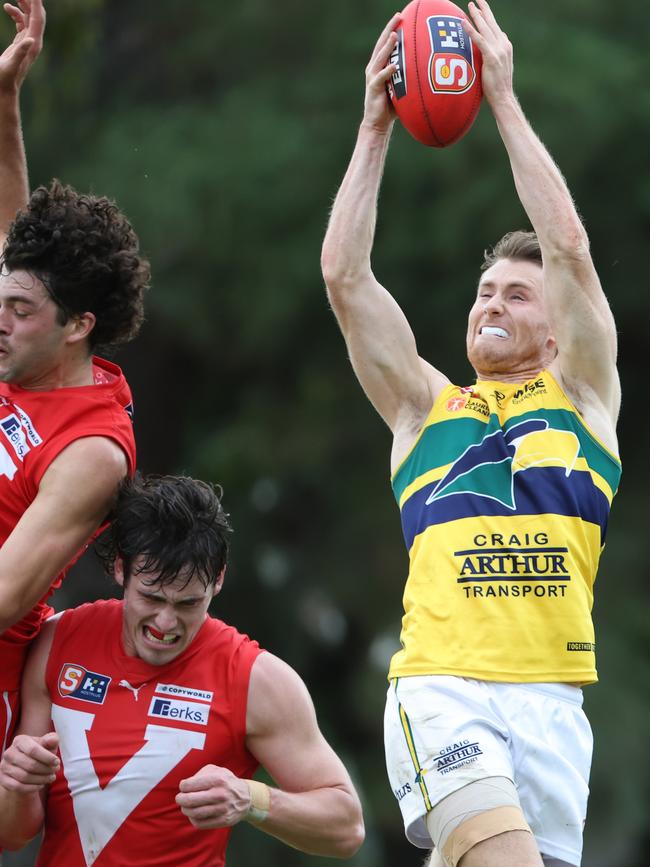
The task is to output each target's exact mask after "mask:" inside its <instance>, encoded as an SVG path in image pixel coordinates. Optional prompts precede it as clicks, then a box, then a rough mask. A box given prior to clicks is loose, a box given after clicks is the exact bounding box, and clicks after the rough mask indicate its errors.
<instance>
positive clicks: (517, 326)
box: [467, 259, 557, 382]
mask: <svg viewBox="0 0 650 867" xmlns="http://www.w3.org/2000/svg"><path fill="white" fill-rule="evenodd" d="M542 274H543V272H542V267H541V265H537V264H536V263H535V262H529V261H518V260H517V261H515V260H512V259H500V260H499V261H498V262H496V263H495V264H494V265H492V267H491V268H488V270H487V271H485V272H484V273H483V275H482V276H481V280H480V282H479V286H478V291H477V295H476V301H475V302H474V304H473V306H472V309H471V310H470V312H469V319H468V323H467V357H468V359H469V361H470V363H471V364H472V366H473V367H474V370H475V371H476V374H477V376H478V378H479V379H488V380H490V379H491V380H499V381H501V382H525V381H526V380H528V379H531V378H532V377H534V376H536V375H537V374H538V373H539V372H540V371H541V370H544V369H545V368H547V367H548V366H549V365H550V364H551V362H552V361H553V359H554V358H555V356H556V355H557V346H556V343H555V339H554V337H553V334H552V332H551V324H550V321H549V316H548V311H547V309H546V305H545V301H544V284H543V277H542Z"/></svg>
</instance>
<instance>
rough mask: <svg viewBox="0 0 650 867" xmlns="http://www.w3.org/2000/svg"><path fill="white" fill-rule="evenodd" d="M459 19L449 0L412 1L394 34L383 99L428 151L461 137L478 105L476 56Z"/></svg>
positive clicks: (460, 14) (461, 15)
mask: <svg viewBox="0 0 650 867" xmlns="http://www.w3.org/2000/svg"><path fill="white" fill-rule="evenodd" d="M465 17H466V16H465V15H464V13H463V12H462V10H461V9H459V8H458V6H456V5H455V4H454V3H451V2H450V0H412V2H411V3H409V4H408V6H406V8H405V9H404V11H403V12H402V20H401V22H400V25H399V28H398V29H397V31H396V32H397V44H396V46H395V48H394V50H393V53H392V55H391V58H390V62H391V63H394V64H395V65H396V67H397V69H396V71H395V73H394V74H393V75H392V77H391V79H390V81H389V83H388V94H389V96H390V99H391V101H392V103H393V105H394V106H395V111H396V112H397V116H398V117H399V119H400V121H401V122H402V124H403V125H404V126H405V127H406V129H407V130H408V131H409V132H410V133H411V135H412V136H413V137H414V138H416V139H417V140H418V141H419V142H422V144H425V145H429V147H437V148H443V147H446V146H447V145H450V144H453V143H454V142H456V141H458V139H460V138H462V137H463V136H464V135H465V133H466V132H467V130H468V129H469V128H470V127H471V125H472V124H473V123H474V119H475V118H476V115H477V114H478V110H479V107H480V104H481V97H482V95H483V92H482V89H481V53H480V51H479V50H478V48H477V47H476V45H473V44H472V41H471V40H470V38H469V36H468V35H467V32H466V30H465V28H464V27H463V20H464V18H465Z"/></svg>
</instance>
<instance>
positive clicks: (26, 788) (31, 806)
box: [0, 618, 59, 849]
mask: <svg viewBox="0 0 650 867" xmlns="http://www.w3.org/2000/svg"><path fill="white" fill-rule="evenodd" d="M55 629H56V618H52V619H51V620H49V621H48V622H47V623H46V624H45V626H44V627H43V629H42V630H41V633H40V635H39V636H38V638H37V639H36V641H35V642H34V644H33V645H32V649H31V651H30V656H29V660H28V662H27V665H26V667H25V673H24V675H23V682H22V688H21V717H20V726H19V729H18V733H17V734H16V737H15V738H14V740H13V742H12V744H11V746H10V747H9V748H8V749H7V750H6V751H5V753H4V755H3V756H2V761H1V762H0V846H3V847H5V848H6V849H20V848H22V846H24V845H25V844H26V843H28V842H29V841H30V840H31V839H32V838H33V837H35V836H36V834H38V832H39V831H40V830H41V828H42V826H43V822H44V818H45V815H44V799H45V793H46V791H47V786H48V785H49V784H50V783H52V782H53V781H54V778H55V775H56V771H57V770H58V767H59V759H58V757H57V755H56V752H57V748H58V738H57V736H56V734H55V733H54V732H53V731H52V723H51V712H52V703H51V701H50V697H49V695H48V692H47V689H46V686H45V667H46V665H47V658H48V656H49V653H50V648H51V646H52V640H53V638H54V632H55Z"/></svg>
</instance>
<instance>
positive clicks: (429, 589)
mask: <svg viewBox="0 0 650 867" xmlns="http://www.w3.org/2000/svg"><path fill="white" fill-rule="evenodd" d="M433 5H434V4H433V2H431V3H429V4H428V9H429V10H430V17H429V18H428V19H426V21H425V23H426V25H427V26H428V27H429V28H430V31H429V32H430V35H431V36H432V37H433V29H434V28H435V30H436V37H441V38H443V39H444V41H445V42H446V43H447V44H448V45H454V44H456V45H458V46H460V44H461V42H463V43H464V39H465V31H466V32H467V34H469V37H470V38H471V40H472V41H473V43H474V44H475V45H477V46H478V48H479V49H480V51H481V54H482V58H483V66H482V84H483V93H484V96H485V98H486V101H487V103H488V105H489V108H490V110H491V112H492V114H493V116H494V119H495V120H496V124H497V127H498V130H499V133H500V136H501V139H502V141H503V144H504V146H505V149H506V151H507V154H508V157H509V159H510V165H511V168H512V174H513V178H514V182H515V188H516V191H517V194H518V195H519V199H520V201H521V204H522V205H523V207H524V209H525V211H526V214H527V215H528V218H529V220H530V222H531V224H532V227H533V229H534V230H535V231H534V233H532V232H512V233H510V234H508V235H506V236H505V237H504V238H503V239H502V241H500V242H499V243H498V244H497V245H496V246H495V247H494V249H493V250H492V252H491V253H490V254H489V255H486V258H485V262H484V267H483V269H482V270H483V274H482V276H481V279H480V281H479V283H478V291H477V292H476V294H475V300H474V303H473V306H472V307H471V310H470V313H469V317H468V327H467V356H468V360H469V361H470V363H471V365H472V367H473V368H474V370H475V372H476V381H475V383H474V384H473V385H472V386H471V387H467V388H462V387H459V386H457V385H455V384H454V383H452V382H451V381H450V380H449V379H448V378H447V376H446V374H445V372H444V370H440V369H438V368H437V367H434V366H433V365H431V364H429V363H428V362H427V361H425V360H424V359H423V358H421V357H420V355H419V353H418V348H417V346H416V340H415V336H414V334H413V331H412V330H411V326H410V325H409V323H408V322H407V320H406V317H405V316H404V314H403V312H402V311H401V310H400V308H399V306H398V304H397V303H396V301H395V299H394V298H393V297H392V296H391V295H390V294H389V293H388V292H387V291H386V290H385V289H384V288H383V286H381V285H380V283H379V282H378V281H377V279H376V277H375V275H374V273H373V270H372V266H371V251H372V244H373V236H374V229H375V221H376V216H377V198H378V193H379V187H380V182H381V176H382V172H383V166H384V161H385V157H386V153H387V150H388V144H389V139H390V134H391V130H392V127H393V122H394V114H393V111H392V108H391V104H390V102H389V100H388V98H387V95H386V85H387V83H388V81H389V79H390V78H391V76H392V75H393V74H394V73H395V72H396V66H395V64H393V63H392V62H391V55H392V56H394V57H397V58H398V59H399V42H398V36H397V33H396V30H398V26H399V15H396V16H394V17H393V18H392V19H391V20H390V22H389V23H388V25H387V27H386V28H385V30H384V32H383V33H382V35H381V36H380V39H379V41H378V42H377V44H376V47H375V50H374V52H373V54H372V57H371V59H370V62H369V64H368V66H367V69H366V97H365V111H364V117H363V120H362V123H361V127H360V130H359V134H358V138H357V144H356V147H355V150H354V154H353V156H352V160H351V163H350V166H349V168H348V171H347V173H346V175H345V178H344V180H343V183H342V185H341V188H340V190H339V192H338V195H337V198H336V201H335V203H334V207H333V209H332V214H331V219H330V223H329V227H328V230H327V234H326V237H325V241H324V244H323V252H322V267H323V274H324V277H325V282H326V284H327V289H328V294H329V299H330V301H331V304H332V307H333V309H334V312H335V314H336V316H337V319H338V322H339V325H340V327H341V330H342V332H343V335H344V337H345V340H346V344H347V349H348V354H349V357H350V359H351V361H352V365H353V367H354V370H355V373H356V374H357V377H358V379H359V381H360V383H361V385H362V386H363V389H364V391H365V392H366V394H367V396H368V397H369V399H370V400H371V401H372V403H373V405H374V406H375V408H376V409H377V411H378V412H379V414H380V415H381V416H382V417H383V419H384V420H385V422H386V423H387V424H388V426H389V427H390V429H391V431H392V433H393V443H392V454H391V470H392V480H391V481H392V487H393V491H394V493H395V497H396V500H397V502H398V505H399V508H400V514H401V518H402V528H403V531H404V537H405V540H406V544H407V549H408V551H409V575H408V579H407V584H406V588H405V592H404V597H403V598H404V608H405V616H404V618H403V621H402V634H401V649H400V650H399V651H398V652H397V653H396V654H395V655H394V657H393V659H392V661H391V665H390V671H389V680H390V687H389V690H388V695H387V704H386V715H385V727H384V733H385V746H386V760H387V767H388V776H389V779H390V782H391V788H392V790H393V793H394V795H395V797H396V799H397V801H398V802H399V806H400V810H401V812H402V817H403V820H404V826H405V830H406V834H407V837H408V839H409V840H410V841H411V842H412V843H413V844H414V845H417V846H419V847H421V848H423V849H424V848H427V849H428V848H431V846H432V844H433V845H434V847H435V849H434V854H433V855H432V858H431V860H430V861H429V862H428V864H429V867H434V865H435V867H440V865H442V864H443V863H444V865H445V867H542V864H543V865H544V867H570V865H576V867H577V865H579V864H580V862H581V855H582V833H583V827H584V820H585V815H586V807H587V797H588V778H589V768H590V764H591V749H592V737H591V730H590V727H589V723H588V721H587V718H586V716H585V714H584V712H583V711H582V700H583V696H582V689H581V687H582V686H583V685H584V684H587V683H592V682H594V681H595V680H596V670H595V642H594V630H593V623H592V620H591V605H592V601H593V583H594V578H595V574H596V569H597V565H598V559H599V556H600V552H601V550H602V546H603V541H604V536H605V532H606V527H607V517H608V515H609V508H610V504H611V501H612V498H613V496H614V494H615V492H616V489H617V486H618V480H619V477H620V471H621V470H620V461H619V460H618V457H617V439H616V420H617V416H618V411H619V406H620V384H619V379H618V374H617V371H616V328H615V324H614V319H613V316H612V313H611V310H610V308H609V305H608V303H607V299H606V297H605V295H604V293H603V291H602V288H601V286H600V281H599V279H598V275H597V273H596V270H595V268H594V264H593V262H592V259H591V255H590V252H589V239H588V237H587V233H586V231H585V229H584V227H583V225H582V223H581V221H580V218H579V215H578V213H577V211H576V209H575V206H574V204H573V201H572V198H571V194H570V192H569V190H568V188H567V186H566V183H565V181H564V179H563V177H562V175H561V173H560V171H559V170H558V168H557V166H556V165H555V163H554V162H553V160H552V158H551V156H550V155H549V153H548V152H547V150H546V148H545V147H544V145H543V144H542V143H541V142H540V140H539V138H538V137H537V136H536V134H535V133H534V131H533V129H532V128H531V126H530V124H529V123H528V121H527V120H526V117H525V116H524V114H523V111H522V109H521V107H520V105H519V102H518V100H517V98H516V96H515V93H514V90H513V55H512V46H511V44H510V42H509V40H508V38H507V36H506V34H505V33H504V32H503V31H502V30H501V28H500V26H499V24H498V22H497V21H496V19H495V17H494V15H493V13H492V10H491V9H490V6H489V4H488V3H487V2H485V0H476V2H469V4H468V15H467V17H466V18H465V16H463V21H462V26H461V22H460V20H459V18H460V16H456V17H454V16H451V15H448V14H447V13H446V12H444V11H443V12H441V14H439V15H438V14H436V13H435V11H434V8H433ZM443 8H444V7H443ZM432 45H433V42H432ZM452 51H453V49H452ZM393 52H395V53H394V54H393ZM412 72H413V68H412V64H411V73H412ZM420 72H421V70H420ZM407 74H408V71H407ZM441 98H444V99H453V98H454V97H453V96H452V95H451V94H449V93H448V94H445V95H444V97H441ZM488 170H489V169H488ZM484 173H485V168H480V169H479V170H478V171H477V176H481V175H482V174H484ZM466 187H467V189H466V191H465V193H468V194H469V195H471V181H468V184H467V185H466ZM416 207H420V205H416ZM432 211H433V213H432V214H430V215H428V217H427V220H426V221H425V222H426V225H427V226H429V225H433V224H434V223H435V219H436V214H435V205H434V204H432ZM411 217H412V215H411ZM439 217H440V225H441V227H443V228H444V223H445V215H444V214H439ZM391 218H392V219H393V220H394V219H398V220H399V219H400V216H399V215H397V216H396V215H395V213H393V214H392V215H391ZM429 218H430V220H431V222H430V223H429V222H428V220H429ZM446 228H447V230H448V228H449V227H448V225H447V226H446ZM426 291H427V292H430V291H431V290H430V289H429V288H428V287H427V289H426ZM436 326H437V328H436V329H435V330H434V333H435V335H437V334H439V333H441V332H442V330H443V329H444V327H445V326H444V323H443V322H442V321H438V322H437V323H436ZM434 339H435V337H434ZM440 363H441V364H443V363H444V358H443V359H442V360H441V361H440ZM497 443H498V444H499V445H497ZM560 443H562V445H560ZM565 449H566V450H565ZM578 463H579V464H580V466H578ZM596 467H598V469H596ZM520 470H521V472H520ZM605 477H606V479H607V480H605ZM558 553H559V554H560V556H561V557H562V558H565V557H566V566H565V565H564V564H565V560H564V559H562V561H556V565H555V566H553V568H550V567H549V568H547V567H546V566H545V565H544V564H542V562H541V561H535V560H534V558H535V557H536V556H542V557H552V556H553V555H554V554H558ZM510 556H511V557H512V558H513V559H512V560H508V559H507V558H508V557H510ZM524 556H525V557H528V558H532V559H528V560H525V561H524V560H522V559H520V558H521V557H524ZM492 557H494V559H491V558H492ZM522 562H526V563H529V564H531V568H530V569H527V571H526V575H525V576H524V575H523V574H522V572H521V570H520V564H521V563H522ZM508 564H511V565H508ZM511 567H512V568H511ZM558 578H559V579H560V580H559V583H557V584H555V583H554V582H556V581H557V579H558ZM523 596H526V598H527V599H530V605H528V604H527V603H526V604H523V603H522V604H521V605H520V604H519V600H521V599H522V598H523ZM576 636H583V638H580V639H578V640H576Z"/></svg>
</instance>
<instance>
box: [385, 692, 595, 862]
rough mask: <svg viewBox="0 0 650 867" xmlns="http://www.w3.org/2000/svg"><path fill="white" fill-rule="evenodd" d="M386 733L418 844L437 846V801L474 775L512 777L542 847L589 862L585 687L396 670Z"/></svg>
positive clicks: (393, 773)
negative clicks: (433, 818) (429, 820)
mask: <svg viewBox="0 0 650 867" xmlns="http://www.w3.org/2000/svg"><path fill="white" fill-rule="evenodd" d="M384 740H385V747H386V764H387V769H388V778H389V780H390V784H391V787H392V789H393V794H394V795H395V797H396V798H397V800H398V802H399V805H400V809H401V811H402V817H403V819H404V827H405V831H406V836H407V838H408V839H409V840H410V842H411V843H413V844H414V845H415V846H419V847H421V848H423V849H430V848H431V847H432V845H433V844H432V841H431V837H430V836H429V832H428V830H427V826H426V821H425V817H426V814H427V812H428V811H429V810H431V808H432V807H433V806H435V804H437V803H438V802H439V801H441V800H442V799H443V798H445V797H447V795H450V794H451V793H452V792H455V791H457V790H458V789H460V788H462V787H463V786H466V785H467V784H468V783H472V782H474V781H475V780H481V779H484V778H485V777H507V778H508V779H510V780H512V782H513V783H514V784H515V786H516V787H517V791H518V794H519V800H520V803H521V808H522V811H523V813H524V816H525V817H526V820H527V821H528V823H529V825H530V827H531V830H532V832H533V834H534V835H535V839H536V840H537V845H538V846H539V850H540V852H541V853H542V854H543V855H546V856H547V857H549V858H557V859H560V860H561V861H566V862H567V863H569V864H574V865H579V864H580V858H581V854H582V832H583V828H584V821H585V816H586V811H587V798H588V795H589V785H588V782H589V769H590V766H591V753H592V746H593V740H592V735H591V728H590V726H589V723H588V721H587V718H586V716H585V714H584V712H583V710H582V690H581V689H579V688H578V687H575V686H571V685H568V684H561V683H549V684H546V683H530V684H529V683H524V684H521V683H516V684H513V683H494V682H490V681H479V680H471V679H468V678H461V677H450V676H446V675H431V676H423V677H420V676H418V677H401V678H396V679H395V680H393V681H391V684H390V686H389V689H388V696H387V701H386V713H385V717H384ZM478 806H480V805H477V807H478Z"/></svg>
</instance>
